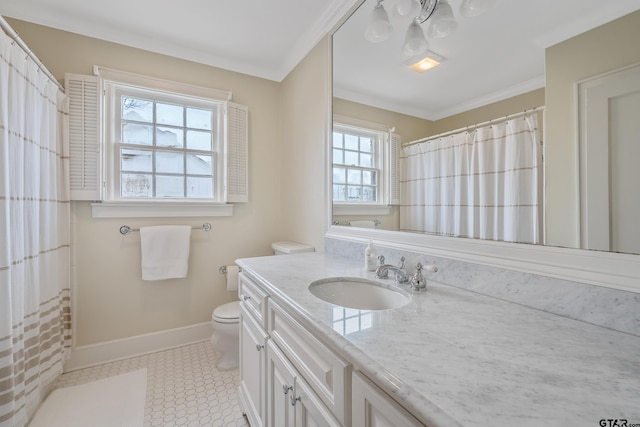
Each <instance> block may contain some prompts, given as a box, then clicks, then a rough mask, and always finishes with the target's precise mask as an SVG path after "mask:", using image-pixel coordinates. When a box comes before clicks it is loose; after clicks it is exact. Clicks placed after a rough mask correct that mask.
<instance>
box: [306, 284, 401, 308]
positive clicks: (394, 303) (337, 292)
mask: <svg viewBox="0 0 640 427" xmlns="http://www.w3.org/2000/svg"><path fill="white" fill-rule="evenodd" d="M309 291H310V292H311V293H312V294H313V295H315V296H316V297H318V298H320V299H321V300H324V301H326V302H330V303H332V304H336V305H340V306H343V307H349V308H357V309H360V310H388V309H391V308H398V307H402V306H403V305H406V304H408V303H409V302H410V301H411V296H410V295H409V294H408V293H406V292H405V291H403V290H402V289H399V288H396V287H392V285H389V287H387V286H385V285H383V284H381V283H378V282H374V281H373V280H367V279H361V278H355V277H353V278H352V277H335V278H329V279H321V280H316V281H315V282H312V283H311V284H310V285H309Z"/></svg>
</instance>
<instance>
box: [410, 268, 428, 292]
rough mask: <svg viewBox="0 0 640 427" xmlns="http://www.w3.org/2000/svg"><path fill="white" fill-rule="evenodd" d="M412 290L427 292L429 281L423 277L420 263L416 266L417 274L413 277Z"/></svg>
mask: <svg viewBox="0 0 640 427" xmlns="http://www.w3.org/2000/svg"><path fill="white" fill-rule="evenodd" d="M410 282H411V289H413V290H415V291H426V290H427V280H426V279H425V278H424V276H423V275H422V264H420V263H418V264H417V265H416V274H414V275H413V276H411V280H410Z"/></svg>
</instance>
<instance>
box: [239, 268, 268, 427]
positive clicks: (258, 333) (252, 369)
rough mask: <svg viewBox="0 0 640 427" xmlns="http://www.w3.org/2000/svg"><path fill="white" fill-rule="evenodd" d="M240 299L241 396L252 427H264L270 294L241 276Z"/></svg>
mask: <svg viewBox="0 0 640 427" xmlns="http://www.w3.org/2000/svg"><path fill="white" fill-rule="evenodd" d="M238 294H239V296H240V301H241V302H240V336H239V341H240V386H239V395H240V402H241V403H242V407H243V408H244V410H245V413H246V415H247V418H248V419H249V423H250V424H251V426H252V427H265V426H266V425H267V424H266V423H265V419H266V396H265V391H266V371H265V369H266V363H267V358H266V346H267V341H268V339H269V335H268V334H267V332H266V331H265V328H264V310H265V309H266V308H265V307H266V299H267V294H266V293H265V292H264V291H263V290H262V289H261V288H259V287H258V286H257V285H256V284H255V283H253V282H252V281H251V280H249V279H248V278H246V277H243V276H241V277H240V281H239V287H238Z"/></svg>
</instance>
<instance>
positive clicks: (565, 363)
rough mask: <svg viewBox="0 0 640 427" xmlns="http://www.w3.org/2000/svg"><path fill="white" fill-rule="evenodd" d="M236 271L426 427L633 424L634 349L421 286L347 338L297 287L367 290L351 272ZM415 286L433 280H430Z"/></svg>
mask: <svg viewBox="0 0 640 427" xmlns="http://www.w3.org/2000/svg"><path fill="white" fill-rule="evenodd" d="M237 263H238V265H240V266H241V267H242V269H243V270H244V271H245V272H248V273H250V274H251V275H253V276H254V277H255V278H257V279H258V280H260V282H262V283H263V284H267V285H268V290H269V292H270V294H271V295H272V296H274V297H275V298H276V299H278V300H280V301H284V302H286V303H288V304H289V305H290V307H289V308H290V309H291V310H292V312H293V314H294V315H297V317H298V318H299V319H300V320H301V322H302V323H303V324H304V326H305V327H307V328H309V329H310V330H311V331H312V332H314V333H315V334H316V335H319V336H321V337H322V340H323V341H324V342H325V344H328V345H330V346H332V347H333V349H334V350H335V351H336V352H338V353H339V354H341V355H343V357H345V358H346V359H348V360H349V361H350V362H351V363H353V365H354V369H359V370H361V371H363V372H364V373H365V374H366V375H367V376H368V377H370V378H371V379H373V380H374V381H375V382H376V383H377V384H378V385H380V386H381V387H382V388H383V389H384V390H385V391H386V392H387V393H389V394H391V395H393V396H394V397H395V398H396V400H398V401H400V402H402V404H403V405H404V406H405V407H406V408H407V409H408V410H410V411H411V412H412V413H413V414H414V415H415V416H416V417H417V418H419V419H420V420H422V421H423V422H424V423H426V424H428V425H429V426H433V427H450V426H455V425H461V426H482V427H488V426H493V427H498V426H499V427H502V426H519V427H522V426H535V427H538V426H544V427H549V426H594V427H595V426H599V425H602V424H600V420H601V419H605V420H606V419H626V420H628V424H634V423H640V337H637V336H634V335H630V334H626V333H622V332H616V331H613V330H610V329H606V328H603V327H599V326H594V325H591V324H588V323H584V322H580V321H576V320H572V319H568V318H565V317H560V316H557V315H554V314H550V313H546V312H543V311H540V310H536V309H532V308H529V307H526V306H523V305H519V304H515V303H511V302H507V301H504V300H500V299H496V298H492V297H488V296H485V295H482V294H479V293H474V292H470V291H466V290H462V289H459V288H455V287H452V286H447V285H443V284H439V283H437V282H435V281H431V280H429V284H428V291H427V292H425V293H414V294H413V295H412V301H411V303H409V304H408V305H406V306H404V307H401V308H397V309H393V310H383V311H373V312H370V313H372V314H371V315H370V316H369V315H367V313H364V314H361V316H360V318H359V320H360V324H361V325H362V326H363V328H362V329H361V330H359V331H358V330H356V329H357V327H356V324H357V322H358V317H357V313H358V311H357V310H348V311H347V312H346V315H347V316H350V315H356V317H353V319H354V320H351V321H350V323H347V324H343V323H340V322H339V321H338V322H335V321H334V317H333V316H334V315H335V316H339V317H342V315H343V314H345V312H344V311H343V309H342V308H339V307H337V306H335V305H333V304H330V303H327V302H324V301H322V300H320V299H319V298H317V297H315V296H314V295H312V294H311V293H310V292H309V291H308V289H307V286H308V285H309V283H311V282H312V281H314V280H318V279H323V278H327V277H367V278H370V279H372V278H374V276H373V273H371V272H366V271H365V270H364V269H363V268H362V266H361V265H355V264H356V263H354V262H352V261H343V260H340V259H337V258H334V257H332V256H331V255H328V254H327V255H325V254H321V253H314V254H300V255H289V256H276V257H260V258H246V259H241V260H238V261H237ZM390 276H391V277H393V274H391V275H390ZM425 277H427V278H429V277H433V280H437V273H435V274H434V275H428V274H425ZM381 282H382V283H385V284H393V279H390V280H381ZM402 288H403V289H405V290H407V291H408V290H409V288H408V286H404V285H403V286H402ZM352 326H353V328H352ZM369 326H370V327H369ZM349 328H352V329H353V330H354V331H353V332H350V333H344V329H347V330H349ZM337 330H340V331H342V332H343V334H341V333H338V332H337ZM607 425H608V424H607ZM619 425H621V424H619Z"/></svg>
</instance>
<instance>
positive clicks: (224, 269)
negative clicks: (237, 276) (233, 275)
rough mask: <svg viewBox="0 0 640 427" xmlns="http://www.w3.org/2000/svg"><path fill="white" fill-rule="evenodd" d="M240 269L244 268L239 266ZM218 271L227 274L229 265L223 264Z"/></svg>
mask: <svg viewBox="0 0 640 427" xmlns="http://www.w3.org/2000/svg"><path fill="white" fill-rule="evenodd" d="M238 271H242V268H238ZM218 273H220V274H227V266H226V265H223V266H222V267H220V268H219V269H218Z"/></svg>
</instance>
